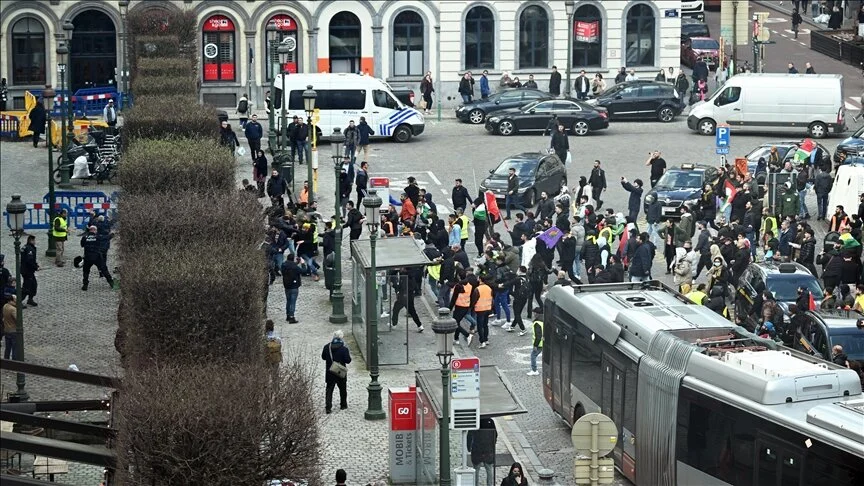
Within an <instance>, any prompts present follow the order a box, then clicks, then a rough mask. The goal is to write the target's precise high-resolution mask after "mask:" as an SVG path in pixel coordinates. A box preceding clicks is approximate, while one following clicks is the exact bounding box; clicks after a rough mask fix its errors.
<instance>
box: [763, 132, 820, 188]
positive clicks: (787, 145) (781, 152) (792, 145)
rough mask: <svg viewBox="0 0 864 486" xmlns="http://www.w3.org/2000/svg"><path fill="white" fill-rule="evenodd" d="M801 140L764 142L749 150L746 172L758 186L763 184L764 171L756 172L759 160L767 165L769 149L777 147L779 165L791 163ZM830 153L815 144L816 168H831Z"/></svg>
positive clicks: (765, 175)
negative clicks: (753, 178)
mask: <svg viewBox="0 0 864 486" xmlns="http://www.w3.org/2000/svg"><path fill="white" fill-rule="evenodd" d="M803 142H804V141H803V140H779V141H776V142H765V143H763V144H762V145H759V146H758V147H756V148H755V149H753V150H751V151H750V153H749V154H747V155H746V158H747V170H748V171H749V172H750V173H751V174H753V175H754V177H756V180H757V181H758V182H759V184H764V182H765V178H766V177H767V174H766V172H765V171H764V170H759V171H757V170H756V167H757V166H758V165H759V159H761V158H764V159H765V164H766V165H767V164H768V158H769V156H770V155H771V147H777V156H778V157H780V164H781V165H783V164H785V163H786V162H787V161H789V162H791V161H792V160H793V159H794V158H795V152H797V151H798V146H799V145H801V144H802V143H803ZM830 153H831V152H830V151H829V150H828V149H827V148H825V146H824V145H822V144H821V143H817V144H816V158H817V163H816V166H817V167H822V168H827V169H829V170H830V168H831V156H830V155H829V154H830Z"/></svg>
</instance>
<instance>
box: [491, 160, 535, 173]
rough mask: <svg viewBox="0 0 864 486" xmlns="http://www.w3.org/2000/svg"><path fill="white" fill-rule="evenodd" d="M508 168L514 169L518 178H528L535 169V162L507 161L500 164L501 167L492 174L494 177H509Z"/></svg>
mask: <svg viewBox="0 0 864 486" xmlns="http://www.w3.org/2000/svg"><path fill="white" fill-rule="evenodd" d="M510 167H515V168H516V175H518V176H519V177H520V178H522V177H530V176H532V175H533V174H534V170H535V169H537V161H536V160H528V159H507V160H505V161H504V162H501V165H499V166H498V168H497V169H495V172H494V173H493V174H494V175H496V176H504V177H507V176H509V175H510V172H509V171H510Z"/></svg>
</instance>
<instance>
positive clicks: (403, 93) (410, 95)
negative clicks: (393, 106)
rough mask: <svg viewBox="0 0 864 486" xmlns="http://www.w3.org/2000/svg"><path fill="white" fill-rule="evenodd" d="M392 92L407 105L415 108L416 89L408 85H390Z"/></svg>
mask: <svg viewBox="0 0 864 486" xmlns="http://www.w3.org/2000/svg"><path fill="white" fill-rule="evenodd" d="M390 92H391V93H393V95H394V96H396V99H397V100H399V101H401V102H402V103H403V104H404V105H405V106H410V107H411V108H414V90H413V89H412V88H409V87H407V86H390Z"/></svg>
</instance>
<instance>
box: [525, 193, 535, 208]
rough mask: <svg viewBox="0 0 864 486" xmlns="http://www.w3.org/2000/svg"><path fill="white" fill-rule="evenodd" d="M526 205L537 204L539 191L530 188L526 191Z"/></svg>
mask: <svg viewBox="0 0 864 486" xmlns="http://www.w3.org/2000/svg"><path fill="white" fill-rule="evenodd" d="M524 199H525V207H526V208H529V209H530V208H533V207H534V205H535V204H537V191H536V190H535V189H528V192H526V193H525V197H524Z"/></svg>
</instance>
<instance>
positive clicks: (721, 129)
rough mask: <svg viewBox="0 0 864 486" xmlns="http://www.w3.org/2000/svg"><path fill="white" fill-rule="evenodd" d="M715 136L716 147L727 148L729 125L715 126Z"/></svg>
mask: <svg viewBox="0 0 864 486" xmlns="http://www.w3.org/2000/svg"><path fill="white" fill-rule="evenodd" d="M716 135H717V138H716V146H717V147H728V146H729V125H717V130H716Z"/></svg>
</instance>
